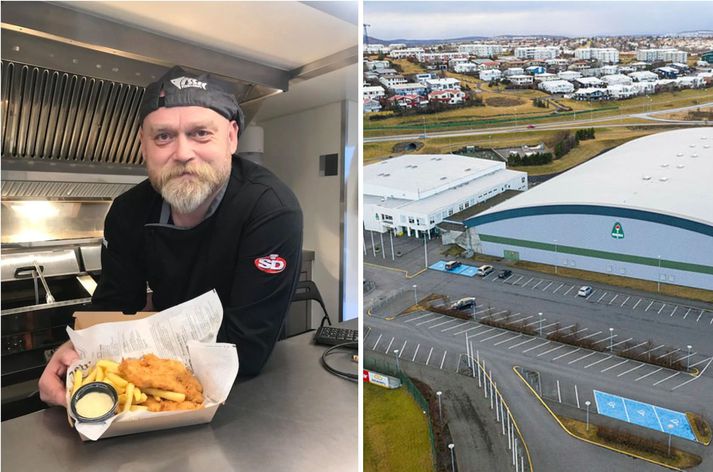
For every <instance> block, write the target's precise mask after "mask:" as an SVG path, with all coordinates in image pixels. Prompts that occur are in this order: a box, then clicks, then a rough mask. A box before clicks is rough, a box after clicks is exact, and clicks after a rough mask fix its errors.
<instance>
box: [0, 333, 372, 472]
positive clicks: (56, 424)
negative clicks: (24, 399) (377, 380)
mask: <svg viewBox="0 0 713 472" xmlns="http://www.w3.org/2000/svg"><path fill="white" fill-rule="evenodd" d="M352 321H353V322H352V323H351V324H349V323H345V326H346V327H351V328H354V327H355V326H356V323H355V321H356V320H352ZM311 336H312V334H311V333H308V334H305V335H302V336H297V337H294V338H291V339H288V340H285V341H281V342H279V343H278V344H277V346H276V347H275V351H274V352H273V354H272V357H271V358H270V360H269V361H268V363H267V365H266V366H265V369H264V371H263V373H262V374H260V375H259V376H258V377H255V378H252V379H249V380H239V381H238V383H237V384H236V385H235V386H234V387H233V390H232V392H231V394H230V396H229V397H228V400H227V402H226V404H225V405H223V406H222V407H221V408H220V409H219V410H218V412H217V414H216V416H215V418H214V419H213V422H212V423H210V424H208V425H199V426H191V427H187V428H179V429H174V430H164V431H157V432H152V433H147V434H140V435H132V436H124V437H117V438H111V439H106V440H100V441H98V442H95V443H84V444H83V443H82V442H81V441H80V439H79V437H78V435H77V434H76V432H75V431H73V430H72V429H71V428H70V427H69V426H68V425H67V418H66V414H65V411H64V409H62V408H52V409H49V410H44V411H39V412H35V413H32V414H29V415H25V416H22V417H19V418H15V419H12V420H8V421H4V422H3V423H2V438H3V440H2V464H3V470H8V471H30V470H53V471H72V472H75V471H78V470H80V471H81V470H85V471H90V470H132V471H149V470H152V471H158V470H171V471H174V472H182V471H201V470H215V471H233V470H235V471H237V470H240V471H255V470H259V471H263V472H273V471H274V472H313V471H317V470H318V471H320V472H353V471H356V470H357V467H358V464H357V449H358V441H357V433H358V432H357V394H358V390H357V385H356V384H355V383H351V382H347V381H345V380H342V379H340V378H337V377H335V376H333V375H331V374H329V373H327V372H326V371H325V370H324V369H323V368H322V367H321V366H320V364H319V357H320V355H321V353H322V352H323V348H322V347H317V346H313V345H311ZM344 357H345V358H346V356H344ZM345 358H342V359H335V361H336V362H338V363H339V367H340V368H342V369H346V368H351V369H353V372H354V373H356V372H357V367H356V364H354V363H352V362H351V361H348V360H346V359H345Z"/></svg>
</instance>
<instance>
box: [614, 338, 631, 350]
mask: <svg viewBox="0 0 713 472" xmlns="http://www.w3.org/2000/svg"><path fill="white" fill-rule="evenodd" d="M632 339H634V338H627V339H625V340H623V341H619V342H618V343H614V344H612V345H611V347H612V348H615V347H617V346H618V345H619V344H624V343H625V342H627V341H631V340H632Z"/></svg>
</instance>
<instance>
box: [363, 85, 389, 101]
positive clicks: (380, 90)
mask: <svg viewBox="0 0 713 472" xmlns="http://www.w3.org/2000/svg"><path fill="white" fill-rule="evenodd" d="M362 90H363V91H364V98H373V99H376V100H378V99H379V98H380V97H383V96H384V95H386V91H385V90H384V87H382V86H380V85H365V86H364V87H363V89H362Z"/></svg>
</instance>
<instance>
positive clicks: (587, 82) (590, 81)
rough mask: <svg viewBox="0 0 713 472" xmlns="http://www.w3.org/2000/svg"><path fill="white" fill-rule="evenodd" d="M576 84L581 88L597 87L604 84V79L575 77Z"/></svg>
mask: <svg viewBox="0 0 713 472" xmlns="http://www.w3.org/2000/svg"><path fill="white" fill-rule="evenodd" d="M574 84H575V85H576V86H578V87H581V88H589V87H595V88H596V87H602V86H603V85H604V81H602V80H601V79H598V78H596V77H580V78H579V79H574Z"/></svg>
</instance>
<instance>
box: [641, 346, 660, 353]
mask: <svg viewBox="0 0 713 472" xmlns="http://www.w3.org/2000/svg"><path fill="white" fill-rule="evenodd" d="M664 346H665V344H661V345H659V346H656V347H654V348H651V349H649V350H648V351H644V352H642V353H641V354H642V355H643V354H648V353H649V352H653V351H655V350H656V349H661V348H662V347H664Z"/></svg>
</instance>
